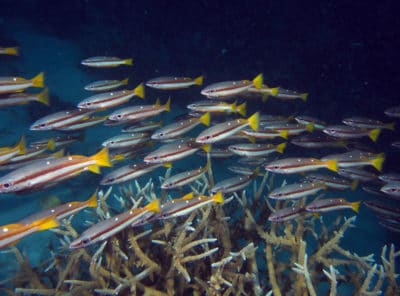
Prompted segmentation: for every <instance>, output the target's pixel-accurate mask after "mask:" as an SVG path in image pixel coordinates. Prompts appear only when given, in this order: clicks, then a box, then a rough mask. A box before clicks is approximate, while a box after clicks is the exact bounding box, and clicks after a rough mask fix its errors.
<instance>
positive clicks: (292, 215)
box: [268, 206, 305, 223]
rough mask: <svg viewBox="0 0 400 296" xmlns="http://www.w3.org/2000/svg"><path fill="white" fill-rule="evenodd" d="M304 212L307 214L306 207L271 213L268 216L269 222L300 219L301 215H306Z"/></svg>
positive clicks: (283, 209) (289, 208)
mask: <svg viewBox="0 0 400 296" xmlns="http://www.w3.org/2000/svg"><path fill="white" fill-rule="evenodd" d="M304 212H305V209H304V207H298V206H293V207H287V208H282V209H279V210H275V211H274V212H273V213H271V214H270V215H269V216H268V221H271V222H274V223H280V222H285V221H289V220H293V219H296V218H297V217H300V216H301V215H303V214H304Z"/></svg>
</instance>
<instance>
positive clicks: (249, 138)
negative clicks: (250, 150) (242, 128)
mask: <svg viewBox="0 0 400 296" xmlns="http://www.w3.org/2000/svg"><path fill="white" fill-rule="evenodd" d="M246 138H247V140H249V142H250V143H252V144H255V143H256V138H255V137H253V136H246Z"/></svg>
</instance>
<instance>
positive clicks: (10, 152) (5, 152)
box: [0, 136, 26, 164]
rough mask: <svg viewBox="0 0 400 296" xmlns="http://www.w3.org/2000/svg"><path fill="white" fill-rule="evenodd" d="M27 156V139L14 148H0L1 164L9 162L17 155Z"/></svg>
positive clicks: (21, 140) (22, 139)
mask: <svg viewBox="0 0 400 296" xmlns="http://www.w3.org/2000/svg"><path fill="white" fill-rule="evenodd" d="M21 154H26V147H25V137H24V136H22V137H21V139H20V140H19V142H18V143H17V144H16V145H15V146H13V147H0V164H1V163H4V162H6V161H8V160H9V159H11V158H13V157H14V156H16V155H21Z"/></svg>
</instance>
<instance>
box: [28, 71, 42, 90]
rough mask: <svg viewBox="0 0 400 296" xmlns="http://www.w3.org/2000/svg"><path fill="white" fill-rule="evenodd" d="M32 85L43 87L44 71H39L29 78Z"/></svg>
mask: <svg viewBox="0 0 400 296" xmlns="http://www.w3.org/2000/svg"><path fill="white" fill-rule="evenodd" d="M31 81H32V86H34V87H43V86H44V73H43V72H40V73H39V74H38V75H36V76H35V77H33V78H32V79H31Z"/></svg>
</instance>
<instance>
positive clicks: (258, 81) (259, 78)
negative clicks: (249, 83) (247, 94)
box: [253, 73, 264, 89]
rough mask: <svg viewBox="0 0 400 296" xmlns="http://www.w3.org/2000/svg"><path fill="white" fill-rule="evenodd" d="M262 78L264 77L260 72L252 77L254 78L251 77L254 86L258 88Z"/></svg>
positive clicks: (260, 85)
mask: <svg viewBox="0 0 400 296" xmlns="http://www.w3.org/2000/svg"><path fill="white" fill-rule="evenodd" d="M263 80H264V78H263V74H262V73H260V74H258V75H257V76H256V77H254V79H253V85H254V87H255V88H258V89H260V88H261V87H262V85H263Z"/></svg>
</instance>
